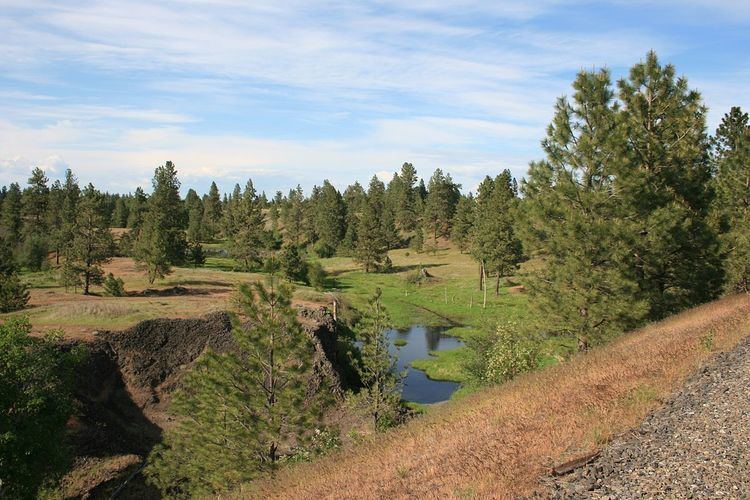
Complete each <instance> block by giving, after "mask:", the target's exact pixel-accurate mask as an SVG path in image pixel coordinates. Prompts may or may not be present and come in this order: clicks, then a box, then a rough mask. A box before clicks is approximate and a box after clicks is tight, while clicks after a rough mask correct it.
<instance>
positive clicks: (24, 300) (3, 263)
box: [0, 236, 29, 313]
mask: <svg viewBox="0 0 750 500" xmlns="http://www.w3.org/2000/svg"><path fill="white" fill-rule="evenodd" d="M28 302H29V291H28V288H27V287H26V285H25V284H24V283H23V282H22V281H21V280H20V279H19V278H18V268H17V266H16V264H15V262H14V261H13V250H12V247H11V244H10V243H9V242H8V241H6V240H5V239H4V238H2V237H1V236H0V313H7V312H12V311H18V310H20V309H23V308H24V307H26V304H28Z"/></svg>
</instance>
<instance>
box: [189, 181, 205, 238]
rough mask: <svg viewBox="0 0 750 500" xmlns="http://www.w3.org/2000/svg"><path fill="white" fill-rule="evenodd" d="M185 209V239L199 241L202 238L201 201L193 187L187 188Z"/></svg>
mask: <svg viewBox="0 0 750 500" xmlns="http://www.w3.org/2000/svg"><path fill="white" fill-rule="evenodd" d="M185 211H186V212H187V240H188V241H190V242H193V243H195V242H199V241H202V240H203V239H204V232H205V231H204V230H203V201H202V200H201V199H200V196H198V193H196V192H195V190H194V189H189V190H188V192H187V195H186V196H185Z"/></svg>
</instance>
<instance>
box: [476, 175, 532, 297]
mask: <svg viewBox="0 0 750 500" xmlns="http://www.w3.org/2000/svg"><path fill="white" fill-rule="evenodd" d="M513 189H514V183H513V176H512V175H511V173H510V171H509V170H505V171H503V172H502V173H501V174H500V175H498V176H497V177H495V179H491V178H490V177H489V176H488V177H486V178H485V179H484V181H483V182H482V183H481V184H480V185H479V191H478V193H477V202H476V218H475V221H474V225H473V227H472V230H471V253H472V255H473V256H474V258H476V259H477V261H479V262H480V263H481V265H482V266H483V267H484V271H485V272H486V273H494V274H495V275H496V280H495V295H498V294H499V293H500V280H501V278H502V277H503V276H509V275H510V274H511V273H512V272H513V271H514V270H515V269H516V268H517V267H518V263H519V262H520V261H521V256H522V253H521V242H520V240H519V239H518V236H517V235H516V231H515V225H516V221H517V218H518V215H519V214H518V212H517V211H516V201H517V198H516V195H517V193H516V192H515V191H514V190H513ZM484 285H485V286H486V284H484Z"/></svg>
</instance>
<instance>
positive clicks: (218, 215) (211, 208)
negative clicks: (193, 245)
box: [203, 182, 222, 241]
mask: <svg viewBox="0 0 750 500" xmlns="http://www.w3.org/2000/svg"><path fill="white" fill-rule="evenodd" d="M221 219H222V206H221V197H220V195H219V188H218V187H217V186H216V183H215V182H212V183H211V187H210V188H209V189H208V194H207V195H206V196H204V197H203V232H204V237H205V238H206V240H208V241H213V240H214V239H215V238H216V236H217V235H218V234H219V230H220V228H221Z"/></svg>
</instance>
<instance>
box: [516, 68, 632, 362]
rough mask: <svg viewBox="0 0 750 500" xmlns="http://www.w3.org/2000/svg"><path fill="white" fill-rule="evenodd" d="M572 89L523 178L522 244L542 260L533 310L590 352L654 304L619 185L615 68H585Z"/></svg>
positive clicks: (532, 284)
mask: <svg viewBox="0 0 750 500" xmlns="http://www.w3.org/2000/svg"><path fill="white" fill-rule="evenodd" d="M573 88H574V90H575V93H574V95H573V98H572V100H571V101H568V99H566V98H561V99H559V100H558V102H557V105H556V106H555V115H554V118H553V121H552V123H551V124H550V126H549V128H548V132H547V137H546V138H545V140H544V141H543V142H542V147H543V148H544V151H545V152H546V155H547V159H546V160H545V161H542V162H536V163H532V164H531V166H530V168H529V173H528V179H527V180H526V181H524V183H523V192H524V196H525V199H524V212H525V216H526V222H527V224H526V233H525V238H524V245H525V246H526V247H527V249H528V251H529V252H530V254H532V255H533V256H536V257H538V258H539V259H540V261H541V266H540V267H539V268H538V269H537V270H536V272H535V273H533V275H532V276H530V277H529V279H528V280H527V284H528V286H529V289H530V292H531V294H532V296H533V300H532V301H531V305H532V307H533V308H534V309H535V314H534V315H535V316H536V317H537V318H540V320H541V321H543V322H545V324H544V325H543V326H544V327H545V329H546V330H547V331H552V332H557V333H567V334H570V335H574V336H575V337H576V338H577V339H578V347H579V349H580V350H586V349H587V348H588V347H589V345H591V344H595V343H598V342H601V341H602V340H604V339H607V338H609V337H611V336H613V335H616V334H618V333H621V332H622V331H624V330H625V329H627V328H630V327H632V326H634V325H636V324H638V323H639V322H640V321H641V319H642V318H643V316H644V315H645V313H646V304H644V303H643V302H642V301H641V300H639V297H638V286H637V281H636V275H635V270H634V268H633V265H632V263H631V257H630V255H631V247H630V244H629V242H630V234H629V232H628V230H629V227H628V223H627V221H626V220H623V218H622V217H621V214H620V211H621V210H620V205H621V203H622V200H621V199H620V198H619V196H621V195H620V193H618V191H617V189H616V186H615V178H614V173H615V172H616V171H617V168H618V162H619V161H622V157H621V156H620V155H618V154H616V153H617V152H618V151H619V141H620V131H619V129H618V125H617V107H616V104H615V103H614V99H613V97H614V96H613V91H612V88H611V84H610V78H609V72H608V71H606V70H602V71H597V72H586V71H584V72H581V73H579V75H578V77H577V78H576V80H575V82H574V83H573Z"/></svg>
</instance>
